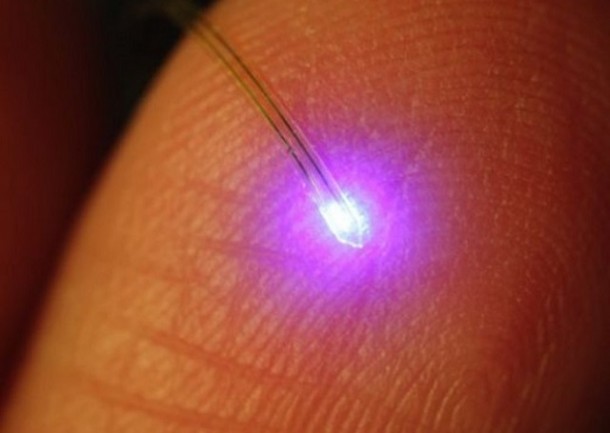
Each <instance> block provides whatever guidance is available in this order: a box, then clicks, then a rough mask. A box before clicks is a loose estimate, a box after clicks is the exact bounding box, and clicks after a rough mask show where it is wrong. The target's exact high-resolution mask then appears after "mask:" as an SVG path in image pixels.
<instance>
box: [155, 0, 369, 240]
mask: <svg viewBox="0 0 610 433" xmlns="http://www.w3.org/2000/svg"><path fill="white" fill-rule="evenodd" d="M161 4H162V5H163V8H164V10H165V12H166V13H167V14H168V15H169V16H170V17H171V18H172V19H173V20H174V21H175V22H176V23H177V24H178V25H180V26H182V27H186V28H188V29H190V30H191V31H192V32H193V33H194V34H195V35H197V36H198V40H199V41H201V42H203V43H204V45H205V46H206V47H207V48H208V49H210V50H211V51H212V52H213V53H214V55H215V56H216V57H217V58H218V59H220V61H221V62H222V63H223V64H224V66H225V67H226V68H227V70H228V71H229V72H230V73H231V75H232V76H233V77H234V78H235V80H236V81H237V83H238V84H239V86H240V87H241V88H242V90H244V92H245V93H246V94H247V95H248V96H249V97H250V99H251V101H252V102H253V103H254V105H255V106H256V108H257V109H258V110H259V111H260V112H261V114H262V115H263V116H264V117H265V119H266V120H267V122H268V123H269V125H270V126H271V127H272V129H273V130H274V131H275V132H276V134H277V135H278V137H279V138H280V141H281V142H282V143H283V144H284V145H285V147H286V149H287V151H288V154H289V155H290V156H291V157H292V159H293V160H294V162H295V163H296V165H297V167H298V169H299V171H300V172H301V173H302V174H303V176H304V179H305V181H306V184H307V185H308V186H309V188H310V189H311V193H312V198H313V200H314V202H316V204H317V205H318V207H319V208H320V210H321V211H323V207H324V206H327V205H328V204H330V203H333V204H334V206H335V207H337V206H338V207H339V209H340V212H342V213H343V215H344V216H346V217H347V218H349V219H351V220H352V221H353V222H354V223H355V225H358V223H359V222H360V215H358V213H357V212H356V210H355V209H354V207H353V205H351V203H350V202H349V201H348V198H347V197H346V196H345V194H344V193H343V192H342V190H341V188H340V187H339V185H338V183H337V182H336V180H335V179H334V177H333V176H332V174H331V173H330V172H329V170H328V169H327V168H326V166H325V164H324V163H323V162H322V160H321V159H320V157H319V156H318V155H317V154H316V152H315V151H314V150H313V149H312V147H311V146H310V145H309V144H308V143H307V141H306V140H305V139H304V138H303V137H302V136H301V135H300V134H299V132H298V130H297V128H296V127H295V126H294V125H292V124H291V123H290V121H289V120H288V118H287V116H286V115H284V114H283V113H282V111H281V110H280V108H279V106H278V104H277V103H276V102H275V101H274V100H273V99H272V98H271V96H270V92H269V91H267V89H266V88H265V86H264V85H263V83H262V82H261V81H260V80H259V79H257V78H256V77H255V76H254V74H253V73H252V71H251V70H250V69H249V68H248V67H247V66H246V64H245V63H244V61H243V60H242V59H241V58H240V56H239V55H238V54H237V53H236V52H235V50H234V49H233V48H232V47H231V45H230V44H229V43H228V42H227V40H226V39H225V38H224V37H223V36H222V35H221V34H220V32H219V31H218V30H216V29H215V28H214V26H213V25H212V24H211V23H210V22H209V21H207V20H206V19H205V18H202V17H200V16H199V15H200V14H199V9H198V7H197V5H195V4H193V3H192V2H190V1H188V0H171V1H163V2H162V3H161ZM323 213H324V212H323ZM324 216H325V218H326V215H324ZM327 222H328V221H327ZM360 241H361V239H360V240H359V241H358V242H354V246H361V245H356V243H358V244H359V243H360Z"/></svg>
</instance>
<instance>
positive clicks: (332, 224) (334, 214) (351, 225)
mask: <svg viewBox="0 0 610 433" xmlns="http://www.w3.org/2000/svg"><path fill="white" fill-rule="evenodd" d="M319 209H320V213H321V214H322V217H323V218H324V221H325V222H326V225H327V226H328V228H329V229H330V231H331V232H332V233H333V235H334V236H335V237H336V238H337V240H338V241H339V242H341V243H343V244H346V245H349V246H352V247H354V248H362V247H363V245H364V242H365V240H366V236H367V235H368V231H369V226H368V223H367V221H366V217H365V216H364V214H363V213H362V211H361V210H360V209H358V207H357V206H356V204H355V203H354V202H353V201H352V200H350V199H349V198H347V197H343V200H342V201H338V200H331V201H327V202H325V203H322V204H321V205H320V206H319Z"/></svg>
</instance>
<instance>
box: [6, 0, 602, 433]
mask: <svg viewBox="0 0 610 433" xmlns="http://www.w3.org/2000/svg"><path fill="white" fill-rule="evenodd" d="M609 12H610V11H609V10H608V7H607V6H605V5H604V3H603V2H595V1H590V2H582V1H580V2H576V1H573V2H567V1H566V2H556V1H550V0H548V1H542V0H536V1H531V2H515V1H512V0H511V1H508V0H507V1H468V2H467V1H462V0H454V1H450V0H441V1H436V2H426V1H421V2H418V1H409V2H405V1H402V0H400V1H399V0H395V1H390V0H387V1H383V2H379V1H373V0H367V1H361V2H353V1H347V0H346V1H341V0H333V1H321V0H312V1H309V2H306V3H302V2H297V1H296V0H282V1H271V0H257V1H254V2H253V1H246V0H243V1H240V0H231V1H226V2H222V3H220V4H219V5H218V6H217V7H216V8H215V9H214V10H213V11H212V13H211V17H210V18H211V20H212V21H213V22H214V23H216V25H217V26H218V27H219V28H220V29H222V31H223V34H225V35H226V37H227V39H229V40H230V41H231V42H232V44H233V45H234V46H235V47H236V49H237V50H238V51H239V53H240V54H241V55H242V57H243V58H244V59H247V62H248V64H249V65H250V66H251V67H252V69H253V70H255V71H256V73H257V74H258V75H260V76H264V77H265V80H266V82H267V84H268V85H269V87H270V88H272V89H273V92H274V93H275V94H276V95H278V98H279V99H280V100H281V103H282V104H283V105H284V106H285V108H286V109H287V111H288V112H289V113H290V114H291V117H292V118H293V119H294V120H295V121H296V123H297V124H298V125H299V126H300V127H301V128H302V129H303V130H304V132H305V134H306V135H307V136H308V137H309V138H310V139H311V141H312V142H313V143H315V145H316V148H317V149H318V150H319V151H320V153H321V154H323V155H324V156H325V157H326V160H327V161H330V162H329V165H331V168H332V165H333V163H332V162H333V161H339V162H344V161H348V158H350V157H351V158H354V161H353V165H356V166H358V167H361V168H362V170H359V172H358V173H356V174H354V173H350V172H349V170H346V171H345V172H344V173H341V175H340V176H342V179H343V180H345V179H352V181H353V184H354V185H358V182H359V181H360V182H363V183H365V181H363V180H362V179H363V178H366V177H367V176H368V177H371V178H374V182H373V183H371V184H367V185H364V186H363V190H367V189H366V187H367V186H368V187H370V189H368V190H367V191H372V190H374V191H376V192H375V193H374V194H372V195H373V196H374V197H378V198H379V197H381V198H380V202H382V203H383V204H384V209H383V212H377V211H375V210H374V211H373V214H374V215H378V218H376V219H374V221H375V222H377V225H378V226H381V227H383V228H384V229H387V230H386V231H385V232H383V230H381V229H380V231H379V232H378V233H380V234H379V235H378V237H377V238H376V239H377V240H376V241H374V242H373V244H372V246H371V249H370V250H369V251H373V252H374V253H372V252H367V250H366V249H364V250H363V251H362V252H361V253H346V252H345V251H344V250H341V249H339V248H333V246H332V245H333V244H332V242H330V241H332V239H326V238H324V235H323V234H320V233H323V227H321V228H320V230H319V231H316V229H315V228H316V227H317V226H316V224H318V225H319V224H320V222H319V219H316V218H313V217H311V218H310V215H314V213H313V212H312V210H311V209H310V208H308V207H307V206H308V205H307V203H305V201H303V202H302V203H301V202H299V203H297V204H294V202H295V201H298V198H295V196H297V197H298V196H300V195H302V194H300V193H298V192H297V193H295V191H299V190H298V188H296V187H294V186H295V185H298V179H296V174H295V172H294V170H293V167H292V165H291V163H290V161H289V160H288V158H287V157H286V155H285V154H284V153H283V152H282V149H281V146H280V145H278V143H277V140H276V139H275V137H274V135H273V133H272V131H271V130H270V128H269V127H268V125H266V124H265V122H264V121H263V120H262V119H261V116H260V115H259V114H258V113H257V112H256V111H255V110H254V109H253V108H252V106H251V104H250V103H249V102H248V100H247V98H245V97H244V96H243V94H242V93H241V92H240V91H239V89H238V88H237V87H236V86H235V84H234V83H233V82H232V81H231V79H230V78H229V77H228V76H227V74H226V73H225V72H224V71H223V70H222V68H220V67H219V66H218V62H217V61H215V59H214V58H213V57H211V56H210V55H209V54H208V53H207V52H206V51H205V50H204V49H202V47H201V46H200V45H199V44H197V43H196V42H195V41H194V40H193V39H192V38H191V39H188V40H186V41H185V42H184V43H183V44H182V46H181V47H180V48H179V49H178V51H177V52H176V54H175V56H174V57H173V59H172V60H171V61H170V62H169V64H168V65H167V67H166V68H165V69H164V71H163V73H162V74H161V75H160V77H159V79H158V81H157V84H156V86H155V87H154V90H153V91H152V92H151V93H150V94H149V96H148V97H147V99H146V101H145V102H144V103H143V105H142V107H141V109H140V111H139V112H138V114H137V116H136V117H135V119H134V121H133V124H132V126H131V128H130V129H129V130H128V131H127V133H126V134H125V136H124V138H123V140H122V143H121V145H120V148H119V151H118V153H117V154H116V155H115V157H114V159H113V161H112V164H110V166H109V167H108V169H107V171H106V174H105V176H104V178H103V181H102V182H101V184H100V185H99V188H98V190H97V193H96V194H95V197H94V199H93V200H92V202H91V203H90V205H89V206H88V208H87V212H86V214H85V215H84V217H83V219H82V223H81V225H80V226H79V229H78V230H77V232H76V233H75V236H74V237H73V241H72V244H71V247H70V251H69V254H68V256H67V258H66V260H65V262H64V265H63V267H62V269H61V272H60V276H59V278H58V279H57V281H56V283H55V286H54V288H53V291H52V294H51V297H50V301H49V304H48V307H47V309H46V311H45V314H44V317H43V319H42V321H41V324H40V326H39V329H38V335H37V338H36V341H35V343H34V344H33V346H32V350H31V353H30V356H29V359H28V363H27V365H26V366H25V367H24V369H23V372H22V377H21V380H20V384H19V387H18V389H17V391H16V393H15V394H14V396H13V398H12V400H11V403H10V405H9V406H8V409H7V414H6V415H7V416H6V418H5V422H4V426H3V429H2V431H3V432H20V433H29V432H40V431H44V432H128V431H129V432H133V431H142V432H221V431H222V432H242V431H243V432H253V433H254V432H296V433H300V432H336V433H342V432H350V433H351V432H432V433H435V432H439V433H440V432H469V433H471V432H501V433H504V432H506V433H508V432H519V433H523V432H555V433H556V432H595V431H599V432H602V431H604V430H603V429H604V423H605V422H607V420H606V419H605V418H604V415H605V414H604V408H607V407H608V406H607V405H608V400H607V397H606V394H607V389H608V386H609V385H610V384H609V383H608V381H607V378H608V376H609V371H608V367H607V366H608V365H610V356H609V349H608V343H607V342H608V336H609V335H610V333H609V328H608V326H609V323H608V317H609V316H610V314H609V313H610V311H609V308H610V299H609V292H608V290H607V289H608V287H609V283H610V281H609V275H608V272H609V271H608V269H609V268H610V266H609V265H610V263H609V262H608V260H609V259H608V251H609V250H610V233H609V229H608V224H607V221H608V218H609V216H610V215H609V213H610V199H609V194H608V191H610V189H609V187H610V184H609V183H610V181H609V178H608V176H607V173H608V169H610V150H609V149H610V143H609V140H608V136H609V132H610V131H608V129H609V126H610V125H609V124H608V122H607V119H608V116H609V115H610V79H609V77H610V58H609V57H608V56H607V47H608V46H609V45H608V44H609V43H610V34H609V32H608V30H607V26H606V23H607V19H608V17H609V16H610V15H609ZM335 164H336V166H337V167H340V166H341V165H342V164H337V163H335ZM350 176H351V177H350ZM373 184H374V185H373ZM371 185H373V186H371ZM386 204H387V205H388V207H387V208H386V207H385V205H386ZM373 209H374V207H373ZM375 212H377V213H375ZM312 227H313V228H312ZM312 233H313V234H312ZM304 236H311V239H313V240H312V242H303V241H302V238H303V237H304ZM312 245H313V246H312Z"/></svg>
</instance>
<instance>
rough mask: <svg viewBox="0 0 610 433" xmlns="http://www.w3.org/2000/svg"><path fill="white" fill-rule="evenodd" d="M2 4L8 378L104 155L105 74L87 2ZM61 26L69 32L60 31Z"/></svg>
mask: <svg viewBox="0 0 610 433" xmlns="http://www.w3.org/2000/svg"><path fill="white" fill-rule="evenodd" d="M43 3H44V2H40V1H33V2H2V4H1V5H0V41H1V45H0V52H1V57H2V59H3V60H2V62H1V64H0V161H1V167H2V169H1V170H0V197H2V201H1V204H0V239H2V242H1V243H0V380H2V381H3V383H4V379H5V372H6V368H7V364H8V361H7V360H8V359H9V358H10V357H9V355H10V354H13V355H14V351H15V348H16V346H17V345H18V340H19V337H23V335H22V332H23V329H24V322H26V321H27V320H26V319H27V318H29V315H30V314H31V310H32V307H33V304H34V303H35V302H34V301H35V300H36V299H37V297H38V296H39V295H40V294H41V293H42V292H43V290H42V289H43V288H44V287H45V285H46V284H47V283H46V280H47V279H48V274H49V273H50V272H51V270H52V267H53V265H54V263H55V261H56V256H57V254H58V249H59V245H60V243H61V240H62V238H63V236H64V234H65V231H66V230H67V228H68V226H69V224H70V219H71V215H72V214H73V213H74V211H75V208H76V204H77V202H78V201H79V199H81V198H82V195H83V192H84V191H85V189H86V188H85V187H86V185H87V183H88V180H89V178H90V176H91V174H92V172H93V170H94V168H95V166H96V163H97V161H98V159H99V157H100V156H101V152H100V150H101V149H100V147H101V146H100V140H99V137H100V132H101V129H102V127H103V122H102V121H100V119H101V118H102V116H100V114H101V113H100V112H101V111H102V106H103V104H101V98H100V94H99V92H98V90H99V88H100V87H101V85H100V75H99V74H98V73H97V72H96V71H97V70H98V69H99V68H98V65H96V64H95V61H94V60H95V58H96V55H97V54H96V52H95V44H94V43H93V38H92V34H91V31H90V27H91V26H90V24H89V23H88V21H87V16H86V14H85V13H84V11H83V10H82V7H81V5H80V2H73V1H71V0H66V1H58V2H54V5H53V7H52V8H51V7H50V6H49V7H45V5H44V4H43ZM60 20H61V23H62V25H61V26H60V27H58V26H57V25H56V24H57V22H58V21H60Z"/></svg>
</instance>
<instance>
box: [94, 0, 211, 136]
mask: <svg viewBox="0 0 610 433" xmlns="http://www.w3.org/2000/svg"><path fill="white" fill-rule="evenodd" d="M89 1H90V13H91V16H92V17H93V19H94V22H96V23H97V25H98V28H99V40H100V42H101V45H102V54H103V57H104V59H103V65H104V68H105V69H106V71H105V73H106V78H107V80H108V82H107V85H108V86H109V91H108V92H107V95H108V99H109V100H108V101H107V103H108V115H109V119H108V123H107V124H108V127H109V141H112V140H113V138H114V139H115V138H116V136H117V135H118V134H120V131H121V130H122V129H123V128H124V126H125V124H126V123H127V122H128V120H129V117H130V114H131V112H132V110H133V109H134V107H135V106H136V104H137V102H138V100H139V99H140V97H141V96H142V94H143V92H145V91H146V89H147V86H148V84H149V83H150V80H151V79H152V78H153V77H154V75H155V72H156V71H157V70H158V69H159V68H160V66H161V64H162V63H163V61H164V59H165V58H166V57H167V55H168V54H169V52H170V51H171V49H172V48H173V47H174V45H175V44H176V43H177V41H178V40H179V39H180V36H181V34H182V33H183V31H182V29H180V28H178V27H177V26H176V25H175V24H174V23H173V22H172V21H171V20H170V19H169V18H167V17H166V16H164V15H163V13H162V12H161V11H159V10H158V8H155V7H154V3H153V2H151V1H150V0H89ZM168 1H171V0H168ZM192 2H193V3H195V4H197V5H198V6H200V7H201V8H205V7H209V6H210V5H211V4H212V3H213V2H212V1H211V0H193V1H192Z"/></svg>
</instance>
